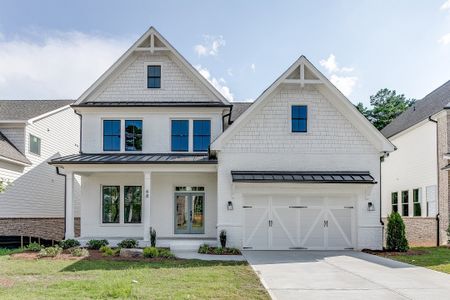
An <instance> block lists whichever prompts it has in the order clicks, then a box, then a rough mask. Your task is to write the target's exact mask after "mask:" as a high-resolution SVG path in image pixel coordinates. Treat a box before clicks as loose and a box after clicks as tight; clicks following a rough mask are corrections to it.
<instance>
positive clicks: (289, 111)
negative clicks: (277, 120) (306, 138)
mask: <svg viewBox="0 0 450 300" xmlns="http://www.w3.org/2000/svg"><path fill="white" fill-rule="evenodd" d="M288 105H289V107H288V118H287V119H288V124H287V127H288V132H289V134H290V135H293V136H298V135H310V133H311V132H310V129H311V128H310V121H309V116H310V107H311V105H310V104H308V103H305V102H288ZM293 106H306V132H295V131H292V107H293Z"/></svg>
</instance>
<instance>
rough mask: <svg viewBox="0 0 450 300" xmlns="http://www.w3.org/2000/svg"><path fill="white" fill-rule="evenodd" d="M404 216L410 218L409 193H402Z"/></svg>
mask: <svg viewBox="0 0 450 300" xmlns="http://www.w3.org/2000/svg"><path fill="white" fill-rule="evenodd" d="M402 216H404V217H407V216H409V195H408V191H402Z"/></svg>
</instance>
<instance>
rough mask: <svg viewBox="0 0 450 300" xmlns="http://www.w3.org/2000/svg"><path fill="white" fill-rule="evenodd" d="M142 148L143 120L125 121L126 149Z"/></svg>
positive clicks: (135, 149) (138, 149) (139, 149)
mask: <svg viewBox="0 0 450 300" xmlns="http://www.w3.org/2000/svg"><path fill="white" fill-rule="evenodd" d="M141 150H142V121H141V120H126V121H125V151H141Z"/></svg>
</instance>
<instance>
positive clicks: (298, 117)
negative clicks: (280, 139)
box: [291, 105, 308, 132]
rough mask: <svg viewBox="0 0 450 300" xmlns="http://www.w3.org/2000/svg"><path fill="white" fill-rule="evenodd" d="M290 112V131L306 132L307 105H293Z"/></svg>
mask: <svg viewBox="0 0 450 300" xmlns="http://www.w3.org/2000/svg"><path fill="white" fill-rule="evenodd" d="M291 113H292V114H291V119H292V132H307V129H308V126H307V125H308V124H307V123H308V107H307V106H306V105H293V106H292V112H291Z"/></svg>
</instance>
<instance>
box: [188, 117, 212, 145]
mask: <svg viewBox="0 0 450 300" xmlns="http://www.w3.org/2000/svg"><path fill="white" fill-rule="evenodd" d="M197 122H208V123H209V132H208V134H197V133H196V131H195V123H197ZM192 131H193V132H192V147H193V151H194V152H207V151H208V148H209V145H210V144H211V120H200V119H199V120H193V124H192ZM205 137H208V138H209V141H208V147H206V149H198V148H196V138H201V139H203V138H205Z"/></svg>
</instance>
